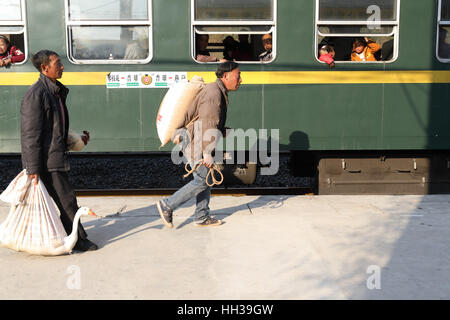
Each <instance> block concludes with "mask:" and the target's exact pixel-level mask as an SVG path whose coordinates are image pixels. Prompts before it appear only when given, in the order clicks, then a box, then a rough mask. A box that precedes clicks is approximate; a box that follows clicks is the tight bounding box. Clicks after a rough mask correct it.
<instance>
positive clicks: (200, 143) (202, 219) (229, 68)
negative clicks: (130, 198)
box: [156, 62, 242, 228]
mask: <svg viewBox="0 0 450 320" xmlns="http://www.w3.org/2000/svg"><path fill="white" fill-rule="evenodd" d="M216 76H217V80H216V82H213V83H209V84H207V85H206V86H205V88H204V89H202V91H200V93H198V95H197V96H196V98H195V99H194V101H193V102H192V104H191V105H190V106H189V108H188V111H187V114H186V117H185V121H184V126H185V127H187V128H186V129H187V134H188V137H187V138H185V139H187V140H188V144H187V146H186V148H185V149H184V156H185V157H186V158H187V160H188V161H189V164H190V166H191V168H192V167H193V166H194V164H195V163H197V162H198V161H201V163H202V165H201V166H199V167H198V168H197V170H196V171H194V173H193V175H194V179H193V180H192V181H190V182H189V183H188V184H186V185H185V186H183V187H182V188H181V189H179V190H178V191H177V192H175V193H174V194H173V195H171V196H170V197H168V198H166V199H162V200H160V201H158V202H157V203H156V206H157V208H158V211H159V214H160V216H161V219H162V220H163V222H164V224H165V225H166V226H168V227H169V228H173V224H172V213H173V211H174V210H175V209H177V208H178V207H180V206H181V205H182V204H183V203H185V202H186V201H188V200H190V199H192V198H194V197H195V198H196V208H195V225H196V226H200V227H201V226H218V225H220V224H222V221H221V220H217V219H216V218H214V217H211V216H210V215H209V211H210V210H209V200H210V197H211V187H210V186H208V184H207V182H206V176H207V174H208V171H209V168H211V167H212V166H213V164H214V158H213V155H212V153H213V151H214V149H215V143H217V140H218V137H217V135H211V132H214V131H217V132H220V133H221V134H222V135H223V136H225V135H226V128H225V121H226V117H227V107H228V92H229V91H235V90H237V89H238V88H239V86H240V84H241V82H242V79H241V72H240V70H239V65H238V64H237V63H235V62H224V63H221V64H220V65H219V66H218V67H217V70H216ZM192 122H193V125H189V124H191V123H192ZM182 143H183V141H182Z"/></svg>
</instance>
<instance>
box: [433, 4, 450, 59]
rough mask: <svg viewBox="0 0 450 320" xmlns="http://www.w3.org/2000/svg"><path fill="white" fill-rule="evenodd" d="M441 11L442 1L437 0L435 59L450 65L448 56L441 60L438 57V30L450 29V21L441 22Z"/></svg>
mask: <svg viewBox="0 0 450 320" xmlns="http://www.w3.org/2000/svg"><path fill="white" fill-rule="evenodd" d="M441 9H442V0H439V2H438V12H437V19H436V20H437V23H436V59H437V60H438V61H439V62H441V63H450V56H449V58H441V57H440V56H439V44H440V41H439V40H440V39H439V36H440V34H439V33H440V28H441V27H443V26H446V27H449V28H450V19H449V20H442V19H441V13H442V12H441Z"/></svg>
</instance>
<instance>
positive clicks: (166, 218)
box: [156, 200, 173, 228]
mask: <svg viewBox="0 0 450 320" xmlns="http://www.w3.org/2000/svg"><path fill="white" fill-rule="evenodd" d="M156 207H157V208H158V211H159V215H160V216H161V219H162V221H163V222H164V224H165V225H166V226H167V227H169V228H173V224H172V212H173V211H172V210H171V209H170V208H169V207H168V206H167V205H166V204H165V203H164V201H162V200H159V201H158V202H157V203H156Z"/></svg>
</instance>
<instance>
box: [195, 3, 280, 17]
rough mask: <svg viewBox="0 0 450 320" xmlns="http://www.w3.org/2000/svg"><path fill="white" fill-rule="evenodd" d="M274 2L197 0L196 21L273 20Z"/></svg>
mask: <svg viewBox="0 0 450 320" xmlns="http://www.w3.org/2000/svg"><path fill="white" fill-rule="evenodd" d="M273 6H274V3H273V0H195V19H196V20H205V21H224V20H273V17H274V15H273Z"/></svg>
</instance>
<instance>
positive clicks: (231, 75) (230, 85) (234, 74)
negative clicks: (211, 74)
mask: <svg viewBox="0 0 450 320" xmlns="http://www.w3.org/2000/svg"><path fill="white" fill-rule="evenodd" d="M222 82H223V83H224V85H225V87H226V88H227V90H228V91H235V90H237V89H239V86H240V85H241V82H242V78H241V70H240V69H239V68H236V69H234V70H232V71H230V72H225V73H224V75H223V77H222Z"/></svg>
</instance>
